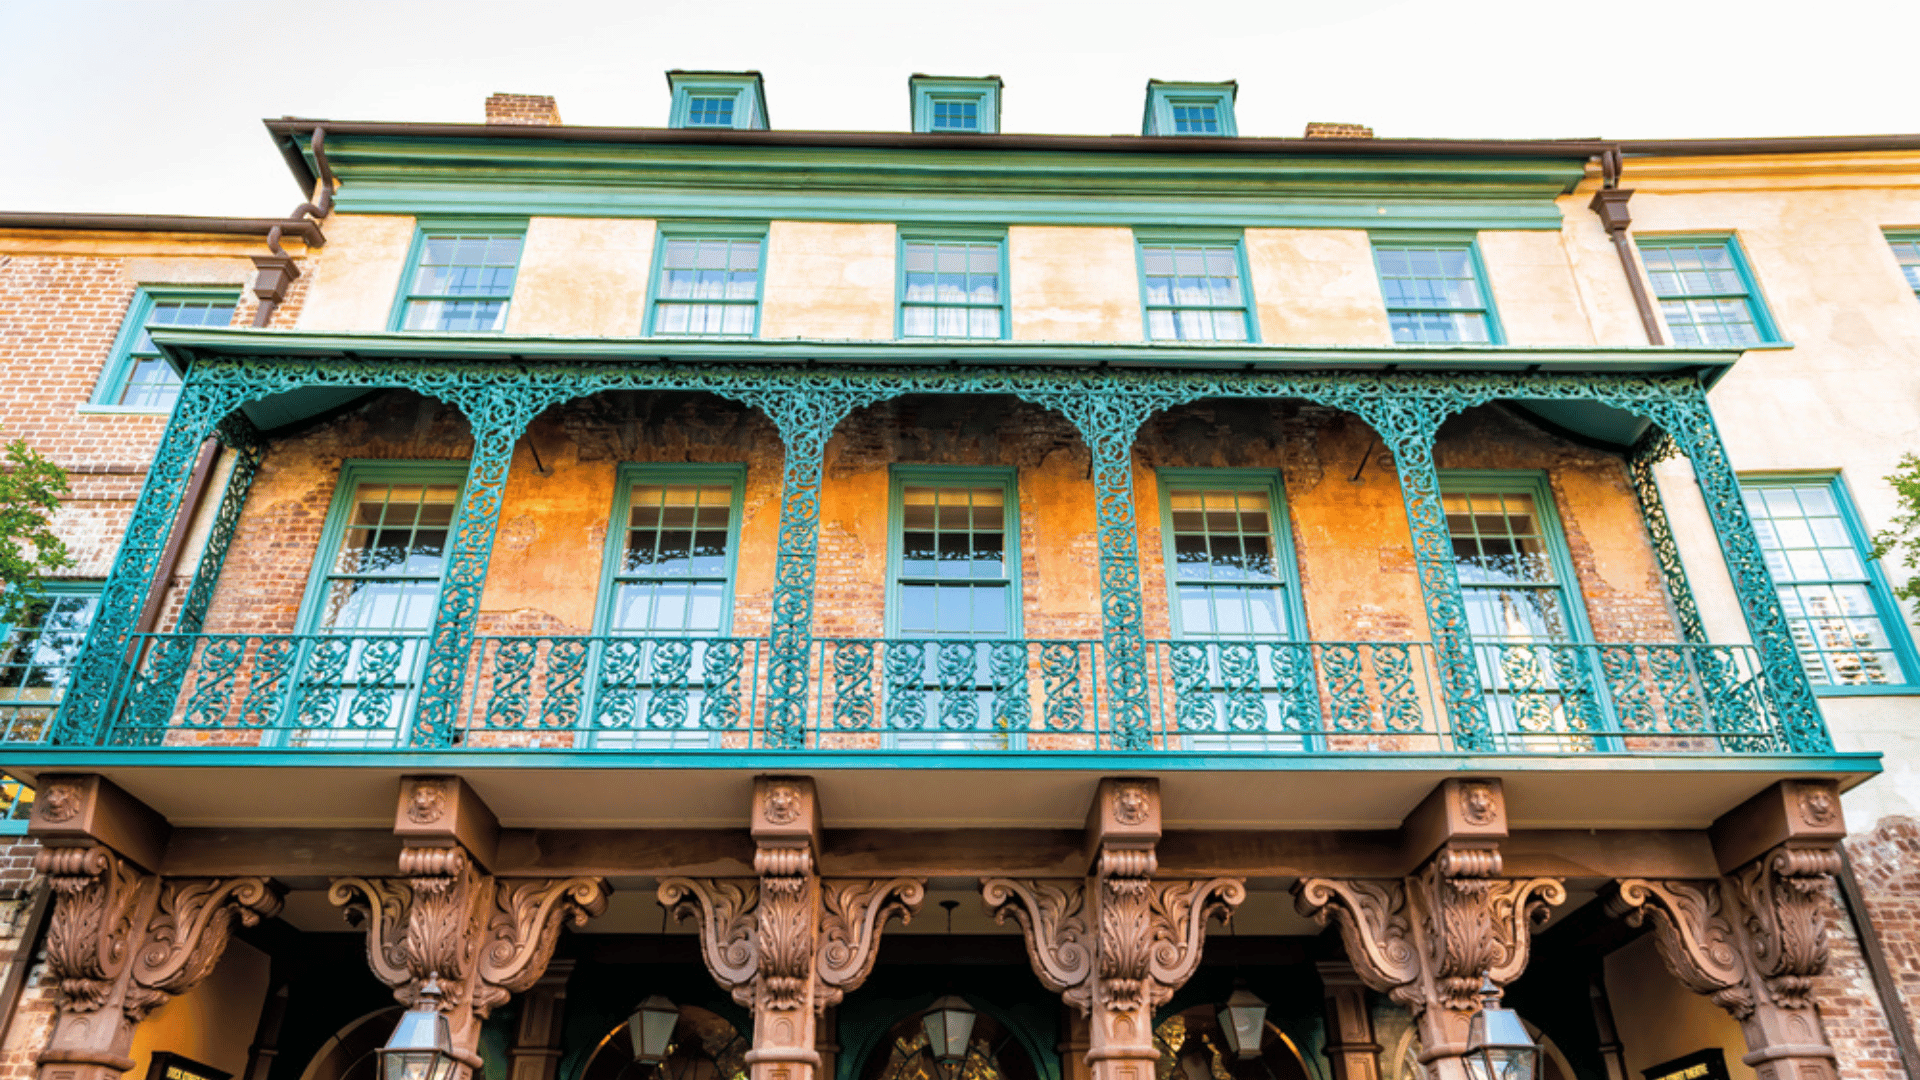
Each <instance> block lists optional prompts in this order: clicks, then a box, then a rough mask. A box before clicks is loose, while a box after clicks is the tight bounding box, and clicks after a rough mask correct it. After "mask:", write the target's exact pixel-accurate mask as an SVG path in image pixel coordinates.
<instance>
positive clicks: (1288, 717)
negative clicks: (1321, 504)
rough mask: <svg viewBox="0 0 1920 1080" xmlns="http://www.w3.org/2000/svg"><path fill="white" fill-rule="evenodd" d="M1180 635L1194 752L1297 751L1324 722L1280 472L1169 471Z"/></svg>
mask: <svg viewBox="0 0 1920 1080" xmlns="http://www.w3.org/2000/svg"><path fill="white" fill-rule="evenodd" d="M1159 482H1160V520H1161V536H1162V539H1163V541H1164V547H1165V560H1166V561H1165V565H1166V573H1167V592H1168V594H1169V600H1170V604H1169V606H1170V607H1171V609H1172V613H1173V620H1172V621H1173V632H1174V637H1175V638H1176V640H1175V641H1173V642H1170V643H1169V644H1168V645H1167V647H1166V648H1167V655H1166V662H1165V663H1164V665H1162V668H1161V670H1163V671H1165V672H1167V673H1168V677H1169V678H1170V679H1171V681H1172V686H1173V708H1174V716H1173V718H1172V719H1173V726H1174V727H1175V728H1176V729H1177V730H1178V732H1179V733H1180V734H1181V735H1182V736H1183V737H1184V739H1185V740H1186V745H1187V748H1188V749H1216V750H1226V749H1269V750H1278V749H1300V748H1302V747H1303V746H1304V745H1305V738H1306V737H1310V736H1311V733H1312V732H1314V731H1316V730H1318V729H1319V728H1320V727H1321V724H1320V710H1319V704H1318V697H1317V695H1316V693H1315V691H1314V678H1313V662H1312V661H1313V658H1312V656H1311V651H1310V650H1311V646H1310V645H1307V644H1304V643H1300V642H1299V639H1300V637H1301V636H1302V635H1301V634H1300V627H1301V626H1302V625H1303V624H1304V618H1303V614H1302V610H1301V606H1300V598H1299V593H1298V589H1297V588H1296V587H1295V582H1296V581H1297V575H1296V573H1295V571H1294V566H1293V557H1292V545H1291V544H1290V543H1288V538H1287V530H1286V507H1285V504H1284V502H1283V501H1282V494H1281V488H1280V478H1279V477H1278V476H1277V475H1276V474H1274V473H1271V472H1262V471H1258V470H1238V469H1234V470H1220V469H1162V470H1160V472H1159Z"/></svg>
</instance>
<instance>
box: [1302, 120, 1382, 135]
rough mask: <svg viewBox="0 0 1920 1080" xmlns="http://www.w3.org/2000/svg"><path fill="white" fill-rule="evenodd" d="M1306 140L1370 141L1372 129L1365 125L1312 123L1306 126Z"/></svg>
mask: <svg viewBox="0 0 1920 1080" xmlns="http://www.w3.org/2000/svg"><path fill="white" fill-rule="evenodd" d="M1306 138H1309V139H1371V138H1373V129H1372V128H1370V127H1368V126H1366V125H1365V124H1323V123H1320V122H1319V121H1314V122H1312V123H1309V124H1308V125H1307V134H1306Z"/></svg>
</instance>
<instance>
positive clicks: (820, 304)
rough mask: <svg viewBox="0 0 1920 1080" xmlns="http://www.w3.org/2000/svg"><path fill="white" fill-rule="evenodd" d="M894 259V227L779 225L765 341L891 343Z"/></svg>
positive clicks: (771, 240) (771, 245)
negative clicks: (865, 341) (860, 341)
mask: <svg viewBox="0 0 1920 1080" xmlns="http://www.w3.org/2000/svg"><path fill="white" fill-rule="evenodd" d="M893 261H894V228H893V226H892V225H891V224H884V223H883V224H878V225H875V224H867V223H862V222H851V223H849V222H820V221H776V222H774V223H773V224H772V225H770V226H769V227H768V229H767V250H766V291H765V293H764V300H763V301H762V304H761V312H760V336H761V337H763V338H775V339H777V338H828V339H835V340H848V339H854V340H890V339H891V338H892V337H893V293H894V272H893Z"/></svg>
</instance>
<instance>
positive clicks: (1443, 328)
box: [1373, 236, 1500, 345]
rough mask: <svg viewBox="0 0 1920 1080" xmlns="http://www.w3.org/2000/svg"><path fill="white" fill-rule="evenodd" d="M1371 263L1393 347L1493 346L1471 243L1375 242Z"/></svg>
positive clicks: (1490, 316)
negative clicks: (1391, 332) (1429, 345)
mask: <svg viewBox="0 0 1920 1080" xmlns="http://www.w3.org/2000/svg"><path fill="white" fill-rule="evenodd" d="M1373 263H1374V266H1375V268H1377V269H1378V270H1379V272H1380V291H1381V293H1382V294H1384V295H1385V297H1386V301H1387V325H1388V327H1389V328H1390V329H1391V330H1392V331H1393V341H1394V344H1396V345H1416V344H1429V343H1449V342H1463V343H1468V344H1473V343H1485V344H1498V343H1499V341H1500V323H1499V320H1498V319H1497V318H1495V316H1494V311H1493V301H1492V300H1491V299H1489V297H1488V294H1487V287H1486V274H1485V272H1484V270H1483V269H1482V267H1481V265H1480V255H1479V252H1478V250H1477V249H1476V247H1475V245H1474V242H1473V241H1472V240H1470V239H1440V240H1423V239H1400V238H1392V237H1380V236H1376V237H1374V240H1373Z"/></svg>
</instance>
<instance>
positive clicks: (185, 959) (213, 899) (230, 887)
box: [124, 877, 280, 1020]
mask: <svg viewBox="0 0 1920 1080" xmlns="http://www.w3.org/2000/svg"><path fill="white" fill-rule="evenodd" d="M279 912H280V891H279V889H278V888H276V887H275V886H274V884H273V883H272V882H271V881H269V880H268V879H266V878H262V877H245V878H177V879H168V880H166V881H163V882H161V884H160V890H159V895H158V897H157V898H156V901H155V904H154V910H153V914H152V915H151V916H149V917H148V919H147V932H146V941H145V942H144V943H143V945H142V946H141V948H140V951H139V953H138V954H137V955H136V956H135V957H134V961H133V985H132V986H129V987H128V988H127V1000H126V1004H125V1006H124V1007H125V1009H126V1011H127V1016H128V1017H129V1018H131V1019H134V1020H139V1019H141V1018H143V1017H145V1016H146V1015H147V1014H148V1013H150V1012H152V1011H153V1010H154V1009H157V1008H159V1007H160V1006H162V1005H164V1004H166V1003H167V1002H169V1001H171V1000H173V999H174V998H175V997H176V996H178V995H180V994H184V993H186V992H187V991H188V990H191V989H193V988H194V987H195V986H197V985H199V983H200V980H202V979H204V978H206V977H207V976H208V975H210V974H212V973H213V966H214V965H215V964H217V963H219V961H220V956H221V954H222V953H224V952H226V949H227V940H228V938H229V937H230V936H231V935H232V933H233V925H234V923H235V922H236V921H237V922H239V924H240V925H242V926H256V925H258V924H259V922H260V920H261V919H270V918H272V917H273V916H274V915H277V914H279Z"/></svg>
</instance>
